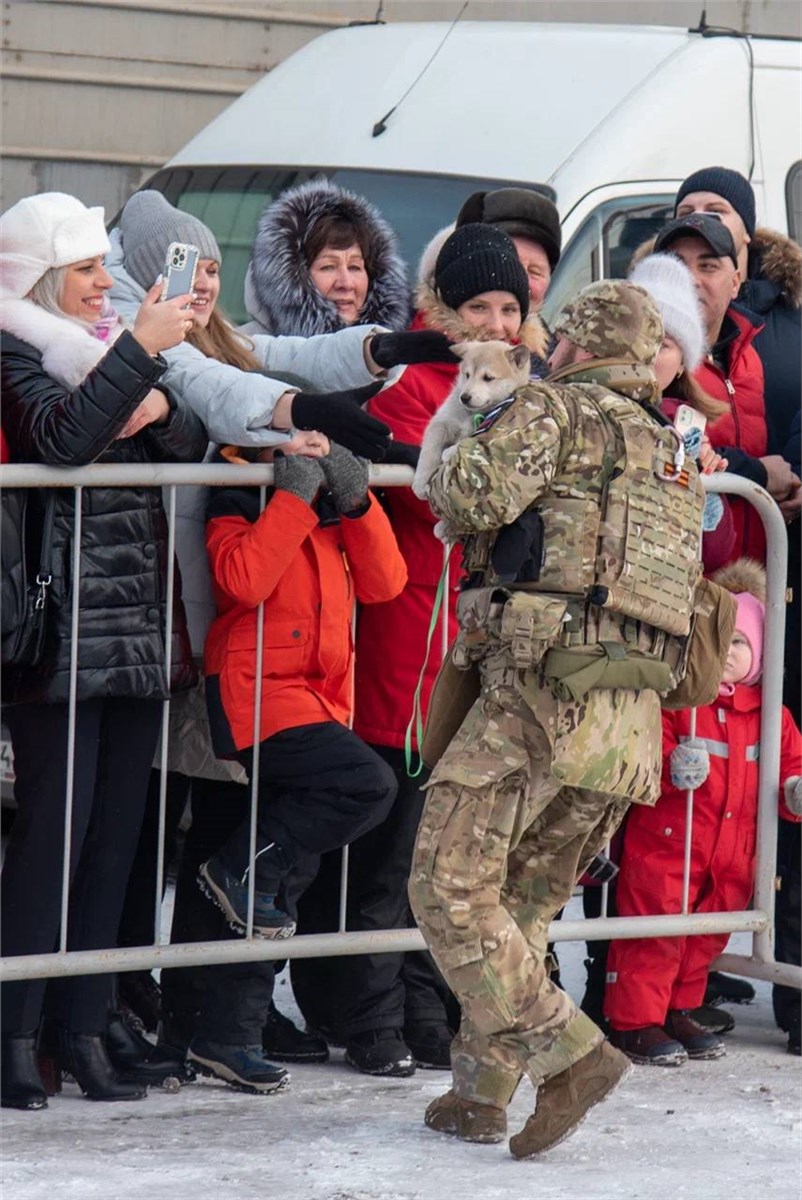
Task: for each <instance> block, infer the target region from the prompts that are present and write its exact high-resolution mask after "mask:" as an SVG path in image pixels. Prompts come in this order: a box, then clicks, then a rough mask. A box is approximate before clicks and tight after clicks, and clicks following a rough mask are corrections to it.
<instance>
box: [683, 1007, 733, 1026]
mask: <svg viewBox="0 0 802 1200" xmlns="http://www.w3.org/2000/svg"><path fill="white" fill-rule="evenodd" d="M690 1015H691V1017H692V1018H693V1019H694V1021H695V1022H696V1024H697V1025H701V1026H702V1027H703V1028H704V1029H707V1030H709V1031H710V1033H730V1032H731V1030H733V1029H734V1028H735V1017H734V1016H733V1015H732V1013H728V1012H727V1010H726V1008H716V1007H715V1005H713V1004H702V1005H700V1006H699V1008H692V1009H691V1010H690Z"/></svg>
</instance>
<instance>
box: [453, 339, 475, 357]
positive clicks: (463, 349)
mask: <svg viewBox="0 0 802 1200" xmlns="http://www.w3.org/2000/svg"><path fill="white" fill-rule="evenodd" d="M470 348H471V343H470V342H455V344H454V345H453V346H450V347H449V349H450V350H451V353H452V354H456V356H457V358H464V357H465V355H466V354H467V352H468V350H470Z"/></svg>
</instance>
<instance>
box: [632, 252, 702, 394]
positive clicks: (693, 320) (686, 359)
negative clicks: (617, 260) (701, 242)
mask: <svg viewBox="0 0 802 1200" xmlns="http://www.w3.org/2000/svg"><path fill="white" fill-rule="evenodd" d="M629 280H630V283H637V284H639V285H640V286H641V287H642V288H643V289H644V291H647V292H648V293H649V295H650V296H651V297H652V298H653V299H654V300H655V301H656V302H657V306H658V308H659V309H660V313H661V315H662V318H663V326H664V328H665V331H666V333H667V334H668V336H669V337H672V338H673V339H674V341H675V342H676V343H677V344H678V345H679V348H680V350H681V351H682V361H683V364H684V366H685V370H686V371H688V372H693V371H695V370H696V368H697V367H698V366H699V363H700V362H701V361H702V359H703V357H704V354H705V350H706V348H707V342H706V338H705V327H704V323H703V321H702V312H701V309H700V308H699V300H698V298H697V295H696V287H695V285H694V282H693V276H692V275H691V273H690V271H689V270H688V268H687V267H686V266H685V263H684V262H682V261H681V260H680V259H679V258H677V257H676V255H674V254H649V255H648V256H647V257H646V258H643V259H641V261H640V262H639V263H638V265H637V266H636V267H635V268H634V269H633V270H632V271H631V272H630V275H629Z"/></svg>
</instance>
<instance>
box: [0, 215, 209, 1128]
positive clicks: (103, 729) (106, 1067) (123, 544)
mask: <svg viewBox="0 0 802 1200" xmlns="http://www.w3.org/2000/svg"><path fill="white" fill-rule="evenodd" d="M107 249H108V241H107V239H106V232H105V228H104V225H103V210H102V209H97V208H96V209H86V208H85V207H84V206H83V205H82V204H81V203H80V201H78V200H75V199H74V198H73V197H71V196H66V195H62V194H60V193H48V194H43V195H39V196H34V197H29V198H27V199H25V200H22V201H20V202H19V203H18V204H16V205H15V206H14V207H13V208H11V209H10V210H9V211H8V212H6V213H5V214H3V216H2V217H0V300H2V318H1V319H0V327H2V342H1V343H0V344H1V346H2V404H3V410H2V419H3V431H4V434H5V436H6V439H7V441H8V444H9V448H10V454H11V459H12V461H15V462H30V463H45V464H48V465H50V466H58V467H65V466H82V465H85V464H87V463H91V462H97V461H101V462H104V463H115V462H116V463H146V462H154V461H155V462H159V461H180V460H188V461H195V460H200V459H201V458H202V457H203V455H204V453H205V450H206V444H207V439H206V434H205V431H204V429H203V427H202V425H201V423H200V422H199V420H198V419H197V417H195V416H194V414H192V413H191V412H189V411H187V410H185V409H178V408H177V407H176V406H175V404H174V403H173V401H172V400H171V399H170V397H169V395H168V394H167V393H166V392H165V391H164V390H161V389H160V388H159V387H158V380H159V378H160V376H161V375H162V373H163V371H164V369H165V364H164V362H163V361H162V360H161V358H160V355H159V352H160V351H161V350H164V349H167V348H169V347H170V346H173V345H176V344H177V343H178V342H180V341H182V340H183V337H184V336H185V334H186V332H187V331H188V329H189V328H190V327H191V324H192V319H191V316H189V315H188V313H187V312H186V311H185V310H184V309H183V305H185V304H187V303H188V301H189V297H180V298H178V299H177V300H174V301H169V302H167V303H163V304H162V303H158V302H157V301H158V294H157V291H156V289H154V290H153V292H152V293H151V294H150V295H149V297H148V299H147V300H146V302H145V304H144V305H143V307H142V309H141V311H140V314H139V316H138V318H137V321H136V324H135V325H134V328H133V331H131V332H129V331H128V330H127V329H125V328H124V326H123V325H122V323H121V322H120V321H119V318H117V316H116V314H115V313H114V312H113V310H112V309H111V306H110V305H109V303H108V298H107V296H106V293H107V291H108V289H109V288H110V287H111V284H112V280H111V277H110V276H109V275H108V274H107V272H106V271H105V269H104V267H103V255H104V254H105V253H106V251H107ZM34 503H35V505H36V507H37V508H38V509H39V510H40V513H41V512H43V509H44V497H43V494H42V492H37V493H36V494H35V496H34ZM74 506H75V493H74V492H72V491H71V490H68V489H63V490H61V489H59V490H58V491H57V493H56V505H55V521H54V532H53V541H52V555H51V574H52V584H51V586H50V589H49V600H48V615H47V632H46V642H45V653H44V658H43V661H42V663H41V664H40V665H39V666H37V667H36V668H35V669H28V670H15V671H11V670H9V671H4V676H3V700H4V703H6V704H9V702H11V703H10V704H9V707H8V708H7V710H6V713H5V719H6V722H7V724H8V727H9V729H10V732H11V740H12V745H13V749H14V761H15V772H16V784H15V795H16V800H17V806H18V812H17V816H16V819H15V822H14V827H13V831H12V835H11V839H10V842H9V846H8V850H7V853H6V859H5V864H4V870H3V876H2V935H3V952H4V954H5V955H8V956H14V955H25V954H40V953H49V952H52V951H54V950H55V949H56V946H57V944H58V939H59V927H60V918H61V879H62V859H63V852H64V816H65V789H66V781H67V768H68V727H69V703H68V701H69V694H70V663H71V648H70V625H71V613H72V604H73V592H74V586H75V581H74V579H73V557H72V556H73V545H74V526H75V509H74ZM81 522H82V528H81V538H80V551H81V557H80V570H79V584H80V586H79V593H78V594H79V600H78V642H77V663H76V667H77V670H76V673H75V677H76V698H77V703H76V706H75V736H74V760H73V761H74V774H73V788H72V804H73V809H72V823H71V855H70V882H69V916H68V931H67V948H68V949H70V950H87V949H99V948H102V947H109V946H114V945H115V944H116V934H117V926H118V923H119V918H120V909H121V905H122V900H123V896H124V894H125V888H126V884H127V880H128V874H129V871H130V866H131V860H132V856H133V853H134V850H135V848H136V844H137V838H138V835H139V828H140V823H141V819H142V812H143V809H144V804H145V796H146V792H147V783H148V777H149V773H150V766H151V763H152V761H153V755H154V751H155V749H156V743H157V740H158V734H159V728H160V722H161V709H162V704H161V702H162V701H163V700H164V699H165V698H166V697H167V696H168V694H169V692H170V688H171V686H172V687H173V688H179V687H186V686H189V685H190V684H191V683H192V682H193V668H192V664H191V658H190V655H189V647H188V641H187V637H186V625H185V621H184V616H183V609H182V606H181V602H180V599H177V600H176V602H175V605H174V612H173V644H172V678H171V680H170V681H168V680H167V678H166V674H165V658H166V645H165V629H166V616H167V613H166V579H167V523H166V519H165V514H164V511H163V508H162V503H161V496H160V491H159V489H157V488H144V487H122V488H88V489H85V490H84V491H83V493H82V494H81ZM111 987H112V977H111V976H108V975H105V976H104V975H92V976H86V977H71V978H66V979H62V980H58V981H56V982H54V983H53V984H52V985H51V987H50V988H49V990H48V1014H49V1015H51V1016H53V1018H54V1019H55V1021H56V1023H57V1027H58V1029H59V1036H60V1043H61V1048H60V1053H61V1059H62V1062H63V1064H64V1065H65V1066H66V1067H67V1069H68V1070H69V1071H70V1072H71V1073H72V1074H73V1075H74V1077H75V1078H76V1080H77V1081H78V1083H79V1084H80V1085H81V1087H82V1089H83V1090H84V1092H85V1093H86V1094H87V1095H88V1096H89V1097H90V1098H92V1099H97V1100H117V1099H137V1098H140V1097H141V1096H143V1095H144V1091H143V1090H142V1089H141V1088H139V1087H137V1086H134V1085H131V1084H129V1083H125V1082H123V1081H122V1080H120V1079H119V1078H118V1077H117V1076H116V1075H115V1073H114V1071H113V1068H112V1066H111V1063H110V1060H109V1058H108V1055H107V1052H106V1047H105V1042H104V1039H103V1037H102V1032H103V1031H104V1029H105V1025H106V1019H107V1013H108V1009H109V1004H110V999H111ZM44 991H45V981H44V980H24V981H19V982H14V983H8V984H4V985H3V994H2V1035H3V1037H2V1041H3V1045H2V1068H3V1079H2V1103H3V1105H4V1106H10V1107H16V1108H42V1107H44V1106H45V1104H46V1099H45V1092H44V1089H43V1087H42V1082H41V1079H40V1078H39V1075H38V1072H37V1063H36V1038H37V1032H38V1029H39V1025H40V1021H41V1015H42V1004H43V1000H44Z"/></svg>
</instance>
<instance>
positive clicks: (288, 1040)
mask: <svg viewBox="0 0 802 1200" xmlns="http://www.w3.org/2000/svg"><path fill="white" fill-rule="evenodd" d="M262 1048H263V1050H264V1052H265V1054H266V1055H267V1057H268V1058H272V1059H275V1061H276V1062H288V1063H324V1062H328V1061H329V1047H328V1043H327V1042H326V1039H325V1038H324V1037H321V1036H320V1034H317V1033H309V1032H308V1031H307V1032H304V1030H302V1029H299V1028H298V1027H297V1025H294V1024H293V1022H292V1021H291V1020H290V1018H289V1017H285V1016H284V1013H282V1012H279V1010H278V1009H277V1008H276V1006H275V1004H273V1003H272V1001H271V1004H270V1008H269V1009H268V1012H267V1021H266V1022H265V1025H264V1028H263V1029H262Z"/></svg>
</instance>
